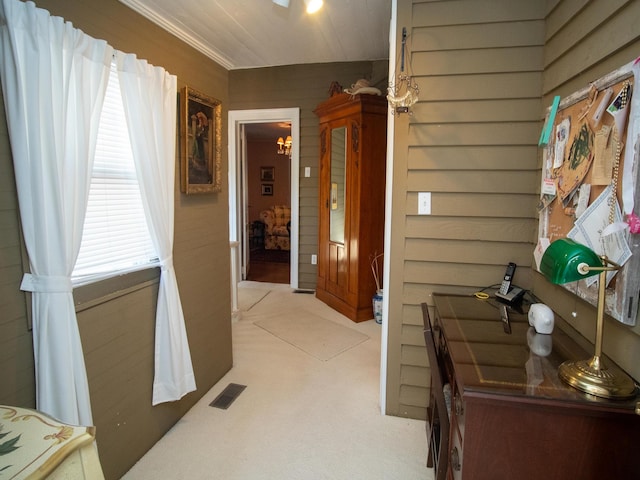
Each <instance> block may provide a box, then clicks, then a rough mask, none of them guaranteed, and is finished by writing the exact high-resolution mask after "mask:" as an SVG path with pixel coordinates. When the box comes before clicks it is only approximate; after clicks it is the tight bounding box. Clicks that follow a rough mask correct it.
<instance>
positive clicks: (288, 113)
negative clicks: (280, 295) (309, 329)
mask: <svg viewBox="0 0 640 480" xmlns="http://www.w3.org/2000/svg"><path fill="white" fill-rule="evenodd" d="M265 123H269V124H272V123H273V124H281V123H287V124H290V125H291V127H290V128H291V130H290V132H291V139H292V147H291V155H290V161H289V182H290V198H289V206H290V209H291V221H290V222H291V223H290V225H289V247H290V250H289V255H290V262H289V284H290V286H291V287H292V288H294V289H296V288H298V241H299V219H298V216H299V188H300V185H299V171H300V160H299V149H300V109H298V108H280V109H260V110H232V111H229V132H228V133H229V235H230V244H231V249H232V265H231V267H232V272H231V283H232V285H231V288H232V297H233V298H234V299H235V298H237V284H238V282H240V281H242V280H243V279H245V278H246V274H247V266H248V262H249V259H250V256H249V254H250V248H251V241H250V235H249V233H250V227H251V222H250V221H249V220H250V217H249V211H248V206H249V190H248V189H249V186H248V183H249V182H248V180H249V179H248V172H249V168H248V167H249V166H248V163H247V150H248V148H247V131H248V130H250V125H252V124H265ZM273 147H274V148H277V145H276V139H274V140H273ZM264 183H265V184H266V185H267V187H266V188H267V189H268V188H269V187H268V184H269V183H268V182H264ZM261 188H262V185H261Z"/></svg>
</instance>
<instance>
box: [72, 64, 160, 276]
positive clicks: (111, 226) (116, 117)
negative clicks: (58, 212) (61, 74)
mask: <svg viewBox="0 0 640 480" xmlns="http://www.w3.org/2000/svg"><path fill="white" fill-rule="evenodd" d="M154 264H159V262H158V255H157V254H156V252H155V249H154V247H153V243H152V242H151V237H150V235H149V229H148V228H147V222H146V219H145V216H144V210H143V207H142V200H141V198H140V188H139V186H138V180H137V178H136V169H135V164H134V162H133V154H132V152H131V143H130V140H129V132H128V130H127V124H126V119H125V116H124V107H123V105H122V96H121V94H120V85H119V82H118V74H117V72H116V69H115V63H114V64H112V65H111V75H110V77H109V84H108V86H107V92H106V97H105V102H104V107H103V110H102V113H101V117H100V126H99V129H98V140H97V145H96V158H95V163H94V166H93V174H92V179H91V188H90V192H89V203H88V205H87V215H86V218H85V223H84V230H83V233H82V243H81V246H80V253H79V255H78V260H77V262H76V265H75V268H74V270H73V274H72V281H73V283H74V285H81V284H85V283H89V282H92V281H96V280H100V279H103V278H107V277H110V276H113V275H114V274H120V273H125V272H127V271H133V270H139V269H141V268H146V267H150V266H153V265H154Z"/></svg>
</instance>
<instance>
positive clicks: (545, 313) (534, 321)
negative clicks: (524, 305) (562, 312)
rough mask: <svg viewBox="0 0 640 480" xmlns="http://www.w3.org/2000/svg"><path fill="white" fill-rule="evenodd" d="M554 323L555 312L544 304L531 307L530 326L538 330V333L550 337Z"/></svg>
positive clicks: (535, 304)
mask: <svg viewBox="0 0 640 480" xmlns="http://www.w3.org/2000/svg"><path fill="white" fill-rule="evenodd" d="M554 322H555V318H554V316H553V310H551V309H550V308H549V307H548V306H546V305H545V304H544V303H534V304H533V305H531V306H530V307H529V325H531V326H532V327H533V328H535V329H536V333H542V334H544V335H550V334H551V332H553V325H554Z"/></svg>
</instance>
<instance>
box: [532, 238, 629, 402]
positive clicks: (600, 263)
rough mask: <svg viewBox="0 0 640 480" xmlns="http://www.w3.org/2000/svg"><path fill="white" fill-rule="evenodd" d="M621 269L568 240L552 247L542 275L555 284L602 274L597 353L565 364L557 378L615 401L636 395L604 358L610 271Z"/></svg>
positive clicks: (622, 375) (545, 254) (546, 256)
mask: <svg viewBox="0 0 640 480" xmlns="http://www.w3.org/2000/svg"><path fill="white" fill-rule="evenodd" d="M620 268H621V267H620V265H617V264H616V263H614V262H612V261H611V260H609V259H608V258H607V257H606V256H598V255H596V253H595V252H593V251H592V250H591V249H589V248H588V247H585V246H584V245H581V244H579V243H577V242H575V241H573V240H571V239H568V238H562V239H559V240H556V241H554V242H553V243H552V244H551V245H549V247H548V248H547V250H546V251H545V252H544V255H543V256H542V260H541V261H540V272H541V273H542V274H543V275H544V276H545V277H546V278H547V280H549V281H550V282H551V283H555V284H563V283H570V282H575V281H577V280H581V279H583V278H587V277H591V276H593V275H598V274H599V275H600V277H599V279H598V316H597V318H596V342H595V353H594V355H593V357H591V358H590V359H589V360H575V361H574V360H569V361H566V362H564V363H563V364H562V365H560V367H559V369H558V376H559V377H560V379H561V380H562V381H564V382H565V383H568V384H569V385H571V386H572V387H574V388H577V389H578V390H581V391H583V392H586V393H590V394H592V395H596V396H598V397H604V398H613V399H625V398H631V397H633V396H635V393H636V386H635V384H634V382H633V380H632V379H631V377H629V376H628V375H627V374H626V373H624V372H623V371H622V370H620V369H618V368H616V367H615V366H614V365H612V366H607V365H605V364H604V362H603V361H602V359H601V356H602V330H603V326H604V306H605V292H606V290H605V287H606V283H607V272H609V271H614V270H619V269H620Z"/></svg>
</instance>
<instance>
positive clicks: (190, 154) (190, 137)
mask: <svg viewBox="0 0 640 480" xmlns="http://www.w3.org/2000/svg"><path fill="white" fill-rule="evenodd" d="M179 116H180V118H179V125H180V142H179V143H180V146H179V148H180V187H181V188H180V190H181V191H182V192H183V193H186V194H192V193H210V192H219V191H220V190H221V189H222V175H221V158H222V104H221V102H220V101H219V100H216V99H215V98H212V97H208V96H207V95H204V94H202V93H200V92H197V91H195V90H193V89H191V88H189V87H184V88H183V89H182V90H181V91H180V105H179Z"/></svg>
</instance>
